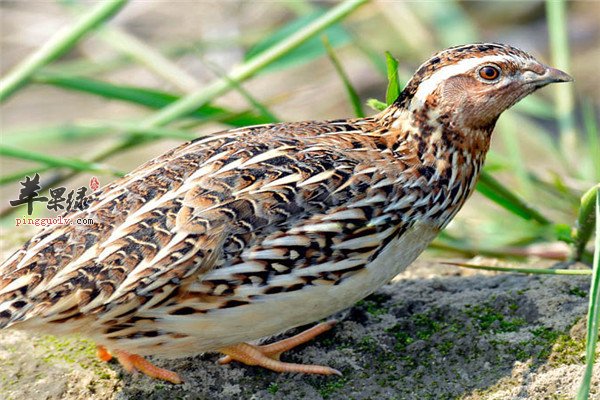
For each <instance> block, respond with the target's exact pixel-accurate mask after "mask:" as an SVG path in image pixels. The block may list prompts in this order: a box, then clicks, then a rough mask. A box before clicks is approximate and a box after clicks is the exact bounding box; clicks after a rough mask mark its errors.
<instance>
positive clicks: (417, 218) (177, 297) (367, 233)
mask: <svg viewBox="0 0 600 400" xmlns="http://www.w3.org/2000/svg"><path fill="white" fill-rule="evenodd" d="M570 81H572V78H571V77H570V76H569V75H568V74H567V73H565V72H563V71H561V70H558V69H556V68H552V67H549V66H547V65H545V64H543V63H541V62H539V61H537V60H536V59H535V58H534V57H533V56H531V55H530V54H528V53H527V52H525V51H523V50H520V49H518V48H516V47H513V46H510V45H506V44H498V43H474V44H466V45H461V46H455V47H451V48H448V49H445V50H442V51H440V52H438V53H436V54H434V55H433V56H432V57H431V58H430V59H429V60H427V61H426V62H424V63H423V64H422V65H421V66H420V67H419V68H418V69H417V71H416V72H415V74H414V75H413V76H412V78H411V79H410V81H409V82H408V83H407V84H406V86H405V88H404V89H403V90H402V92H401V93H400V95H399V96H398V98H397V99H396V100H395V101H394V102H393V104H391V105H390V106H389V107H387V108H386V109H385V110H383V111H381V112H379V113H377V114H375V115H373V116H369V117H365V118H350V119H336V120H327V121H305V122H283V123H274V124H266V125H258V126H250V127H244V128H237V129H232V130H226V131H222V132H218V133H215V134H212V135H210V136H207V137H201V138H198V139H196V140H192V141H190V142H187V143H184V144H182V145H180V146H178V147H176V148H174V149H171V150H169V151H167V152H166V153H164V154H162V155H160V156H158V157H157V158H154V159H153V160H150V161H148V162H146V163H145V164H143V165H141V166H140V167H138V168H137V169H135V170H133V171H132V172H130V173H129V174H127V175H125V176H124V177H122V178H120V179H118V180H116V181H114V182H112V183H109V184H107V185H106V186H104V187H102V188H100V189H98V190H96V191H95V192H94V193H92V194H91V195H89V196H88V197H87V198H86V200H85V202H84V204H83V205H82V207H80V209H76V210H71V211H69V212H68V213H67V214H65V217H66V216H68V217H69V218H71V219H72V220H75V219H77V218H91V219H93V222H94V223H93V225H90V226H83V225H73V224H72V225H57V226H50V227H46V228H45V229H43V230H41V231H40V232H39V233H38V234H36V235H35V236H33V237H32V238H31V239H30V240H29V241H28V242H27V243H25V244H24V245H23V247H22V248H20V249H19V250H17V251H16V252H15V253H14V254H13V255H12V256H11V257H9V258H8V259H7V260H6V261H5V262H4V263H3V264H2V265H1V266H0V328H1V329H8V328H11V329H13V328H14V329H20V330H26V331H30V332H34V333H44V334H53V335H70V334H79V335H81V336H84V337H88V338H90V339H92V340H94V341H95V343H96V344H97V346H98V356H99V357H100V358H101V359H102V360H104V361H108V360H110V359H111V358H112V357H113V356H114V357H116V358H117V359H118V360H119V361H120V363H121V365H122V366H123V368H124V369H125V370H127V371H140V372H142V373H145V374H147V375H148V376H150V377H153V378H156V379H161V380H165V381H168V382H172V383H181V382H182V381H183V379H182V377H181V376H180V375H179V374H178V373H177V372H174V371H169V370H166V369H163V368H159V367H158V366H155V365H154V364H153V363H152V362H150V361H149V360H147V358H146V357H148V356H158V357H164V358H178V357H186V356H190V355H194V354H200V353H204V352H213V351H214V352H220V353H222V354H223V355H224V356H223V358H221V359H220V363H222V364H226V363H229V362H233V361H238V362H242V363H245V364H247V365H254V366H260V367H264V368H267V369H270V370H273V371H277V372H296V373H308V374H322V375H332V374H338V375H339V374H340V372H339V371H338V370H335V369H333V368H331V367H328V366H322V365H303V364H295V363H289V362H284V361H281V360H280V355H281V354H282V353H283V352H285V351H287V350H289V349H291V348H294V347H295V346H297V345H299V344H301V343H304V342H306V341H308V340H311V339H313V338H314V337H316V336H317V335H320V334H321V333H323V332H325V331H328V330H329V329H331V328H332V327H333V326H334V325H335V321H333V320H331V321H327V320H326V319H327V318H328V317H330V316H331V315H332V314H334V313H336V312H338V311H340V310H343V309H346V308H348V307H351V306H352V305H353V304H355V303H356V302H358V301H359V300H361V299H363V298H364V297H366V296H368V295H369V294H371V293H373V292H374V291H375V290H377V289H378V288H379V287H381V286H383V285H384V284H386V283H387V282H389V281H390V280H391V279H392V278H393V277H394V276H396V275H397V274H398V273H400V272H402V271H403V270H404V269H405V268H407V266H409V265H410V264H411V263H412V262H413V261H414V260H415V259H416V258H417V256H419V254H421V252H423V251H424V249H425V248H426V247H427V246H428V245H429V243H430V242H431V241H432V240H433V239H434V238H435V237H436V236H437V234H438V233H439V232H440V231H441V230H442V229H443V228H444V227H445V226H446V225H447V224H448V223H449V221H450V220H451V219H452V218H453V217H454V216H455V215H456V213H457V212H458V210H459V209H460V208H461V207H462V205H463V204H464V203H465V201H466V200H467V198H468V197H469V196H470V195H471V194H472V193H473V190H474V188H475V184H476V182H477V180H478V177H479V174H480V172H481V169H482V166H483V163H484V159H485V156H486V153H487V151H488V149H489V147H490V138H491V134H492V131H493V128H494V125H495V123H496V121H497V119H498V117H499V116H500V114H501V113H502V112H504V111H505V110H506V109H508V108H509V107H511V106H512V105H514V104H515V103H516V102H518V101H519V100H521V99H522V98H524V97H525V96H527V95H529V94H531V93H533V92H534V91H536V90H537V89H540V88H542V87H544V86H546V85H548V84H551V83H556V82H570ZM323 320H325V322H322V323H320V324H317V325H315V326H313V327H312V328H310V329H308V330H307V331H305V332H302V333H300V334H298V335H296V336H294V337H291V338H288V339H284V340H282V341H279V342H276V343H272V344H266V345H258V344H256V343H258V342H257V341H258V340H259V339H261V338H265V337H272V336H273V335H276V334H279V333H281V332H285V331H287V330H289V329H291V328H294V327H299V326H305V325H308V324H312V323H314V322H317V321H323Z"/></svg>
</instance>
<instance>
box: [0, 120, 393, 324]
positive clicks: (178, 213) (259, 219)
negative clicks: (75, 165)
mask: <svg viewBox="0 0 600 400" xmlns="http://www.w3.org/2000/svg"><path fill="white" fill-rule="evenodd" d="M358 125H360V126H355V125H352V124H351V123H342V122H340V123H331V122H329V123H316V122H314V123H304V124H279V125H269V126H264V127H258V128H253V129H245V130H234V131H227V132H224V133H220V134H215V135H213V136H211V137H209V138H207V139H203V140H197V141H194V142H191V143H187V144H184V145H182V146H180V147H178V148H176V149H173V150H171V151H169V152H167V153H165V154H164V155H162V156H160V157H158V158H156V159H154V160H152V161H150V162H148V163H146V164H145V165H143V166H141V167H140V168H138V169H136V170H135V171H133V172H132V173H130V174H128V175H127V176H126V177H124V178H122V179H120V180H118V181H116V182H114V183H112V184H110V185H108V186H106V187H105V188H103V189H101V190H100V191H99V192H97V193H96V194H94V195H93V196H92V197H91V198H90V199H89V201H88V204H87V208H86V209H85V210H83V211H77V212H71V213H68V214H66V215H65V216H64V217H65V218H70V219H76V218H92V219H94V221H95V223H94V225H92V226H80V225H68V226H61V227H51V228H48V229H45V230H43V231H42V232H41V233H40V234H38V235H36V236H35V237H34V238H32V239H31V240H30V241H29V242H28V243H27V244H26V245H25V246H24V247H23V248H22V249H21V250H19V251H17V252H16V253H15V254H14V255H13V256H12V257H11V258H10V259H9V260H7V261H6V262H5V263H4V264H3V265H2V266H1V267H0V327H2V326H4V325H7V324H9V323H10V322H15V321H19V320H26V319H28V318H31V317H33V316H42V317H43V318H44V319H45V320H47V321H48V320H55V321H58V320H65V319H69V318H74V317H76V316H80V315H82V314H93V313H102V312H104V313H108V312H110V314H111V315H115V316H117V315H122V314H127V313H130V312H132V311H134V310H136V309H139V308H140V307H149V306H151V305H155V304H157V303H159V302H160V301H162V300H163V299H166V298H167V297H171V295H172V293H173V292H174V291H181V290H182V289H185V287H186V285H188V284H189V283H191V282H192V281H196V280H197V277H198V275H202V274H205V273H206V272H208V271H211V270H213V269H214V268H215V267H219V266H221V265H224V264H226V263H228V261H230V260H232V259H234V258H236V257H239V256H240V254H241V253H242V251H243V250H244V249H245V248H247V247H248V246H250V245H256V240H257V238H264V237H266V236H268V235H271V234H273V233H275V234H276V232H278V231H287V230H288V228H290V227H292V226H294V225H295V224H296V223H297V222H298V221H299V220H300V219H302V220H310V218H309V217H310V216H311V215H317V214H323V213H327V212H328V211H331V210H338V211H342V209H343V208H344V207H346V206H347V205H348V204H349V203H357V202H360V201H364V200H365V198H366V196H367V192H369V194H368V196H371V197H373V196H375V195H374V194H373V193H374V191H373V190H372V189H370V185H371V184H372V183H374V182H377V181H378V180H379V181H382V182H383V181H384V180H385V179H388V180H389V178H388V177H387V176H386V175H385V174H383V173H382V172H381V170H382V169H385V165H384V164H385V162H386V160H382V159H380V157H379V154H380V153H381V152H380V151H379V150H378V149H377V148H376V146H375V145H374V144H373V142H372V140H371V139H370V138H369V137H368V135H363V134H364V133H365V131H368V130H369V127H368V126H364V125H361V124H358ZM378 157H379V158H378ZM378 163H379V164H378ZM388 167H389V166H388ZM386 185H387V186H386ZM391 186H392V185H391V181H390V182H388V183H387V184H383V185H382V188H383V190H384V191H385V190H387V189H388V188H389V187H391ZM387 194H388V195H390V193H387ZM380 197H381V196H380ZM371 200H373V199H371ZM374 201H375V202H376V201H378V200H377V199H375V200H374ZM340 207H342V208H340ZM348 215H349V214H348ZM340 216H341V215H340ZM365 221H368V219H366V220H365Z"/></svg>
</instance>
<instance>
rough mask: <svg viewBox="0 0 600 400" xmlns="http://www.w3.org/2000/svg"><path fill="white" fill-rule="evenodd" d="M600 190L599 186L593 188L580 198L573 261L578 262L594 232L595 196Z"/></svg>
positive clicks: (595, 222)
mask: <svg viewBox="0 0 600 400" xmlns="http://www.w3.org/2000/svg"><path fill="white" fill-rule="evenodd" d="M598 190H600V184H598V185H596V186H594V187H593V188H591V189H590V190H588V191H587V192H585V194H584V195H583V196H582V197H581V206H580V207H579V215H578V217H577V227H576V230H575V234H574V235H573V239H574V245H575V253H574V256H573V257H574V259H575V261H578V260H580V259H581V255H582V254H583V251H584V250H585V245H586V244H587V242H588V241H589V240H590V237H591V236H592V233H593V232H594V226H595V224H597V221H596V214H595V207H596V201H597V199H596V196H597V193H598Z"/></svg>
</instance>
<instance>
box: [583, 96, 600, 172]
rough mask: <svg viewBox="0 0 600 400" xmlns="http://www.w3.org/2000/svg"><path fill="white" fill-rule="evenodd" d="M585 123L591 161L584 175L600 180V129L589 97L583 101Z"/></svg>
mask: <svg viewBox="0 0 600 400" xmlns="http://www.w3.org/2000/svg"><path fill="white" fill-rule="evenodd" d="M583 124H584V127H585V132H586V136H587V140H586V142H587V143H586V145H585V147H586V149H587V150H588V151H589V160H590V163H591V165H590V166H589V168H590V171H589V173H585V172H584V175H587V176H586V178H587V179H590V180H591V181H592V182H600V130H599V129H598V121H597V120H596V112H595V110H594V105H593V103H592V102H591V101H590V100H589V99H585V100H584V101H583Z"/></svg>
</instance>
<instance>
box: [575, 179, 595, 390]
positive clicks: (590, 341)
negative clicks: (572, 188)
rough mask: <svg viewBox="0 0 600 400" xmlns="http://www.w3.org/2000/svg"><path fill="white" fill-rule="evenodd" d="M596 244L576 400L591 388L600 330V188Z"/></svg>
mask: <svg viewBox="0 0 600 400" xmlns="http://www.w3.org/2000/svg"><path fill="white" fill-rule="evenodd" d="M595 208H596V211H595V212H596V243H595V247H596V249H595V250H594V263H593V265H594V267H593V273H592V283H591V287H590V305H589V309H588V318H587V337H586V351H585V372H584V375H583V380H582V382H581V386H580V387H579V391H578V392H577V400H586V399H588V397H589V395H590V387H591V386H592V372H593V370H594V358H595V355H596V343H598V331H599V329H600V188H596V207H595Z"/></svg>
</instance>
